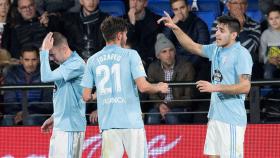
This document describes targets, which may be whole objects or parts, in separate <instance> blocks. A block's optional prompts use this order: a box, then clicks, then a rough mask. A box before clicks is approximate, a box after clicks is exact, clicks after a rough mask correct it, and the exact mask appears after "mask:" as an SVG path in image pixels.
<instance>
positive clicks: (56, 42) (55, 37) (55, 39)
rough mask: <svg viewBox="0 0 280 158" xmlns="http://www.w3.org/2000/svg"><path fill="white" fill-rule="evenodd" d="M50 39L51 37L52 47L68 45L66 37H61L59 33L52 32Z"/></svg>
mask: <svg viewBox="0 0 280 158" xmlns="http://www.w3.org/2000/svg"><path fill="white" fill-rule="evenodd" d="M52 37H53V46H54V47H57V46H60V45H61V44H67V45H68V42H67V39H66V37H65V36H63V35H62V34H61V33H59V32H53V35H52Z"/></svg>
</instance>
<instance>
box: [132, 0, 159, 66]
mask: <svg viewBox="0 0 280 158" xmlns="http://www.w3.org/2000/svg"><path fill="white" fill-rule="evenodd" d="M147 4H148V0H129V11H128V13H127V18H128V21H129V22H130V24H131V28H130V30H129V31H128V33H127V43H128V45H130V47H131V48H132V49H135V50H137V52H138V53H139V55H140V57H141V59H142V61H143V63H144V66H145V67H147V66H148V65H149V63H151V62H152V61H153V60H154V59H155V56H154V54H155V53H154V52H155V49H154V45H155V42H156V36H157V34H158V33H159V32H162V28H163V27H162V26H160V25H158V24H157V20H158V19H159V18H160V16H159V15H156V14H155V13H153V12H151V11H150V10H149V9H148V8H147Z"/></svg>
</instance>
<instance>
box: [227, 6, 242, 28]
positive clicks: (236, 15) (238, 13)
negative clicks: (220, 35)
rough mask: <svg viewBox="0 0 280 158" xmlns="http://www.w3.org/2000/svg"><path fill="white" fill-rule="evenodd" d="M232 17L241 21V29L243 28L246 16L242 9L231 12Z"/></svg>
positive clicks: (234, 9)
mask: <svg viewBox="0 0 280 158" xmlns="http://www.w3.org/2000/svg"><path fill="white" fill-rule="evenodd" d="M230 15H231V16H233V17H234V18H236V19H237V20H238V21H239V23H240V26H241V28H243V25H244V23H245V16H244V12H243V11H242V9H240V8H239V9H238V8H233V9H231V10H230Z"/></svg>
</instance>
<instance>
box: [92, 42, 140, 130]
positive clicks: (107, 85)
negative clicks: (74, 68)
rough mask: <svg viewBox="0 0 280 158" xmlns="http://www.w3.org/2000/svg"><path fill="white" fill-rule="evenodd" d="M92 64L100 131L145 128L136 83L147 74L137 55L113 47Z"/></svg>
mask: <svg viewBox="0 0 280 158" xmlns="http://www.w3.org/2000/svg"><path fill="white" fill-rule="evenodd" d="M89 62H92V65H93V67H92V72H93V74H94V75H93V76H94V81H95V85H96V88H97V104H98V117H99V124H100V126H101V129H109V128H143V121H142V117H141V108H140V103H139V97H138V90H137V87H136V84H135V81H134V80H135V79H136V78H138V77H144V76H146V74H145V71H144V68H143V65H142V61H141V59H140V57H139V55H138V53H137V52H136V51H134V50H131V49H124V48H121V47H120V46H118V45H110V46H106V47H104V48H103V49H102V50H101V51H100V52H98V53H96V54H95V55H94V56H93V58H92V59H91V60H90V61H89ZM93 62H94V63H93Z"/></svg>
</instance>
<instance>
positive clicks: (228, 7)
mask: <svg viewBox="0 0 280 158" xmlns="http://www.w3.org/2000/svg"><path fill="white" fill-rule="evenodd" d="M226 7H227V9H228V10H230V4H229V1H227V2H226Z"/></svg>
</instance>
